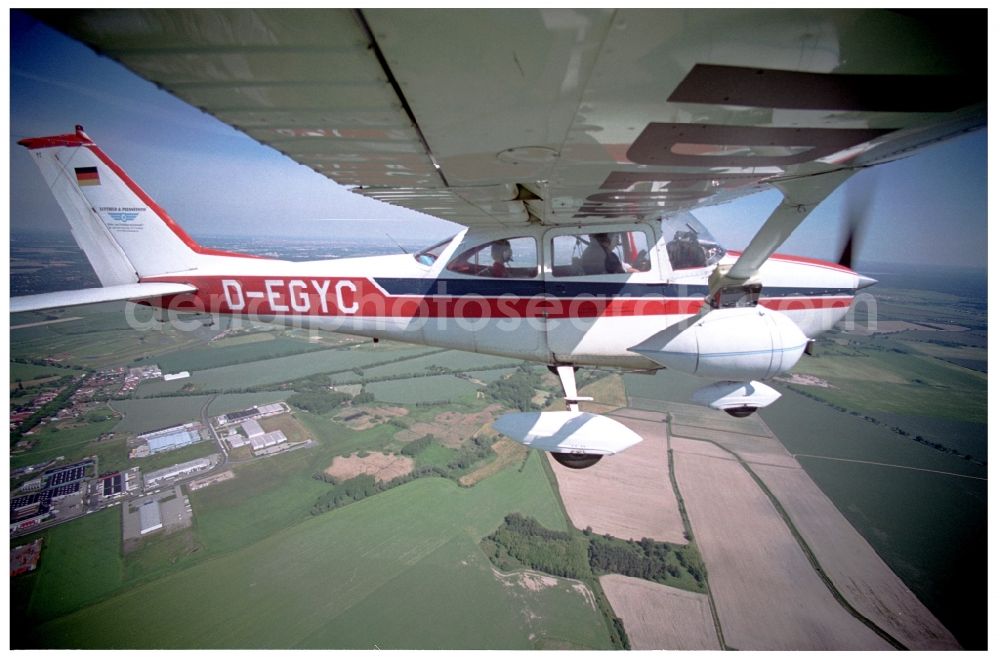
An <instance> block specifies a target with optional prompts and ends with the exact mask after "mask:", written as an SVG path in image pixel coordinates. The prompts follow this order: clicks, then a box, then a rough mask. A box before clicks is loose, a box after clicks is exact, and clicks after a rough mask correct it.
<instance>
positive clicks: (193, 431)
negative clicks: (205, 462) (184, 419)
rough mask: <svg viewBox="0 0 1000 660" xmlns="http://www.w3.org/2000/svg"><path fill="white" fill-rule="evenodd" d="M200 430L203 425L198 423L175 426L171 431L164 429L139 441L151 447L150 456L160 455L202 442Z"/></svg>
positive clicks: (145, 435)
mask: <svg viewBox="0 0 1000 660" xmlns="http://www.w3.org/2000/svg"><path fill="white" fill-rule="evenodd" d="M200 428H201V425H200V424H198V423H190V424H184V425H182V426H173V427H171V428H169V429H163V430H161V431H154V432H152V433H144V434H143V435H140V436H139V440H141V441H144V442H145V443H146V445H147V446H148V447H149V453H150V454H158V453H160V452H164V451H171V450H173V449H179V448H181V447H187V446H188V445H193V444H194V443H196V442H201V433H199V429H200Z"/></svg>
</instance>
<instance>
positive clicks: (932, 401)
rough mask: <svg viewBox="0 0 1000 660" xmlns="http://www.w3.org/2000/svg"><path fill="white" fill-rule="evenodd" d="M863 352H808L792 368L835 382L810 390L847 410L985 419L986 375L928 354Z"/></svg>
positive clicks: (863, 349)
mask: <svg viewBox="0 0 1000 660" xmlns="http://www.w3.org/2000/svg"><path fill="white" fill-rule="evenodd" d="M860 352H861V355H858V356H851V355H829V356H821V357H817V358H812V359H810V358H808V357H806V358H803V359H802V360H800V361H799V363H798V364H797V365H796V366H795V369H794V373H802V374H811V375H814V376H818V377H820V378H823V379H824V380H826V381H828V382H829V383H831V384H832V385H833V386H834V387H833V388H812V389H811V390H810V391H812V392H814V393H815V394H816V396H819V397H821V398H823V399H824V400H826V401H829V402H830V403H833V404H834V405H839V406H841V407H844V408H847V409H849V410H859V411H870V412H873V413H874V412H889V413H895V414H919V415H927V416H934V417H946V418H952V419H958V420H965V421H976V422H985V421H986V382H987V376H986V374H984V373H979V372H976V371H972V370H969V369H965V368H962V367H959V366H957V365H953V364H950V363H948V362H945V361H943V360H939V359H936V358H933V357H931V356H929V355H922V354H916V353H909V354H905V353H899V352H895V351H891V350H878V349H874V348H873V349H865V348H862V349H860Z"/></svg>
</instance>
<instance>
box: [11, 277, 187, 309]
mask: <svg viewBox="0 0 1000 660" xmlns="http://www.w3.org/2000/svg"><path fill="white" fill-rule="evenodd" d="M197 290H198V288H197V287H194V286H191V285H190V284H175V283H173V282H145V283H138V284H120V285H118V286H103V287H96V288H93V289H77V290H75V291H55V292H53V293H39V294H36V295H33V296H17V297H16V298H11V299H10V311H11V313H12V314H14V313H16V312H35V311H38V310H42V309H55V308H57V307H74V306H76V305H91V304H93V303H102V302H113V301H115V300H143V299H145V298H159V297H160V296H170V295H175V294H178V293H194V292H195V291H197Z"/></svg>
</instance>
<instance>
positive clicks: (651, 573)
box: [482, 513, 705, 589]
mask: <svg viewBox="0 0 1000 660" xmlns="http://www.w3.org/2000/svg"><path fill="white" fill-rule="evenodd" d="M482 548H483V550H484V551H485V552H486V555H487V556H488V557H489V558H490V559H491V560H492V561H493V563H494V564H496V565H497V566H499V567H500V568H501V569H502V570H512V569H516V568H520V567H523V566H527V567H529V568H532V569H534V570H536V571H543V572H545V573H549V574H551V575H558V576H561V577H569V578H576V579H590V578H593V577H594V576H595V575H604V574H607V573H618V574H620V575H628V576H630V577H637V578H642V579H644V580H651V581H654V582H662V583H664V584H673V585H677V584H678V582H681V583H687V584H690V582H689V581H688V580H687V578H686V577H685V575H686V576H690V579H692V580H694V582H695V583H696V584H697V586H698V587H699V588H700V589H704V580H705V569H704V567H703V566H702V563H701V559H700V558H699V557H698V555H697V554H696V551H695V550H694V549H693V548H691V546H675V545H672V544H670V543H661V542H657V541H653V540H652V539H648V538H644V539H642V540H641V541H632V540H628V541H624V540H622V539H617V538H614V537H612V536H610V535H604V536H599V535H596V534H593V533H592V532H591V530H590V528H587V530H586V531H585V532H584V533H583V534H579V533H576V532H572V533H567V532H557V531H553V530H551V529H547V528H545V527H543V526H542V525H541V524H540V523H539V522H538V521H537V520H535V519H534V518H529V517H526V516H523V515H521V514H519V513H512V514H510V515H508V516H507V517H506V518H504V521H503V524H502V525H500V527H499V528H497V531H495V532H494V533H493V534H491V535H490V536H488V537H486V538H485V539H483V542H482Z"/></svg>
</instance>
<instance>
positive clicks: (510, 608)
mask: <svg viewBox="0 0 1000 660" xmlns="http://www.w3.org/2000/svg"><path fill="white" fill-rule="evenodd" d="M244 477H245V475H243V474H241V475H240V477H238V479H237V481H238V480H240V479H243V478H244ZM227 483H228V482H227ZM317 483H318V482H317ZM223 485H224V484H223ZM215 488H216V487H213V488H209V489H205V490H204V491H198V493H195V496H196V498H194V499H200V498H197V496H198V495H199V493H202V492H205V493H209V492H211V491H212V490H213V489H215ZM206 504H207V503H206V502H204V501H201V502H197V501H196V502H195V509H196V510H198V509H199V508H203V507H205V506H206ZM511 511H521V512H523V513H525V514H526V515H531V516H534V517H535V518H537V519H538V520H539V521H543V522H544V524H546V525H547V526H549V527H552V528H555V529H560V528H564V527H565V521H564V519H563V517H562V513H561V510H560V507H559V504H558V502H557V500H556V496H555V494H554V493H553V491H552V489H551V486H550V485H549V482H548V480H547V479H546V478H545V476H544V474H543V473H542V465H541V462H540V460H539V458H538V455H534V456H533V457H532V458H531V459H530V460H529V462H528V464H527V466H526V468H525V470H524V471H523V472H521V471H518V470H517V469H513V468H511V469H508V470H506V471H504V472H502V473H500V474H498V475H496V476H494V477H491V478H490V479H487V480H486V481H484V482H481V483H480V484H478V485H477V486H475V487H474V488H459V487H458V486H456V485H455V484H454V483H453V482H451V481H447V480H443V479H420V480H417V481H414V482H411V483H409V484H406V485H404V486H401V487H399V488H396V489H394V490H391V491H387V492H385V493H382V494H380V495H378V496H375V497H372V498H369V499H367V500H364V501H362V502H359V503H357V504H352V505H350V506H347V507H344V508H342V509H338V510H336V511H333V512H329V513H326V514H323V515H320V516H317V517H314V518H310V519H308V520H304V521H301V522H300V524H297V525H294V526H291V527H287V528H285V529H284V530H283V531H282V532H281V533H280V534H273V533H272V534H265V535H264V538H262V539H261V540H258V541H257V542H254V543H251V544H249V545H245V544H243V543H240V542H235V543H232V542H230V543H226V544H225V545H230V546H235V547H232V549H231V550H230V551H227V552H226V553H225V555H224V556H218V557H214V558H211V559H209V560H207V561H203V562H201V563H198V564H197V565H194V566H191V567H190V568H187V569H185V570H181V571H178V572H177V573H175V574H173V575H170V576H168V577H164V578H162V579H159V580H157V581H155V582H153V583H150V584H147V585H143V586H140V587H138V588H136V589H133V590H130V591H126V592H124V593H121V594H120V595H117V596H114V597H112V598H110V599H108V600H106V601H104V602H101V603H99V604H97V605H94V606H91V607H87V608H85V609H83V610H80V611H78V612H75V613H73V614H71V615H69V616H65V617H63V618H60V619H57V620H54V621H50V622H49V623H46V624H44V625H42V626H40V627H38V628H37V629H36V630H35V631H34V633H35V634H34V637H33V640H34V641H33V642H31V643H29V645H34V643H37V642H38V641H40V640H44V644H45V645H47V646H52V647H55V648H66V647H84V648H108V647H116V648H149V647H156V648H375V647H378V648H384V649H388V648H497V649H500V648H546V647H549V648H608V646H609V644H610V642H609V639H608V634H607V629H606V626H605V624H604V621H603V620H602V619H601V618H600V615H599V614H598V613H597V612H596V611H594V610H593V609H592V608H591V607H590V605H589V604H588V603H587V602H586V601H585V600H584V599H583V598H582V597H581V596H580V595H578V594H576V593H575V592H573V591H571V590H570V589H569V588H568V585H567V584H565V583H561V584H560V586H559V587H553V588H550V589H545V590H542V591H540V592H530V591H528V590H525V589H523V588H521V587H517V586H505V585H504V584H502V583H501V582H500V581H499V580H497V578H495V577H494V575H493V573H492V571H491V569H490V566H489V563H488V562H487V560H486V558H485V557H484V556H483V555H482V553H481V551H480V550H479V547H478V542H479V539H480V538H482V537H483V536H484V535H486V534H488V533H489V532H490V531H492V529H495V527H496V526H497V525H499V523H500V522H501V521H502V520H503V517H504V515H506V514H507V513H509V512H511ZM229 517H230V518H233V519H236V518H241V517H242V516H229ZM216 522H218V521H217V520H212V519H211V518H207V519H206V517H203V516H199V523H198V529H199V534H203V533H204V532H205V531H206V530H207V529H210V528H211V527H212V526H213V525H214V524H215V523H216ZM223 534H224V532H222V531H219V532H216V535H214V536H215V538H220V539H221V538H222V535H223ZM244 540H245V539H244ZM212 545H213V541H211V540H209V541H207V542H206V543H205V546H206V548H209V549H211V547H212ZM240 546H244V547H240ZM485 622H488V625H484V623H485ZM17 641H18V640H15V644H14V645H15V646H20V645H19V644H18V643H17Z"/></svg>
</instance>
